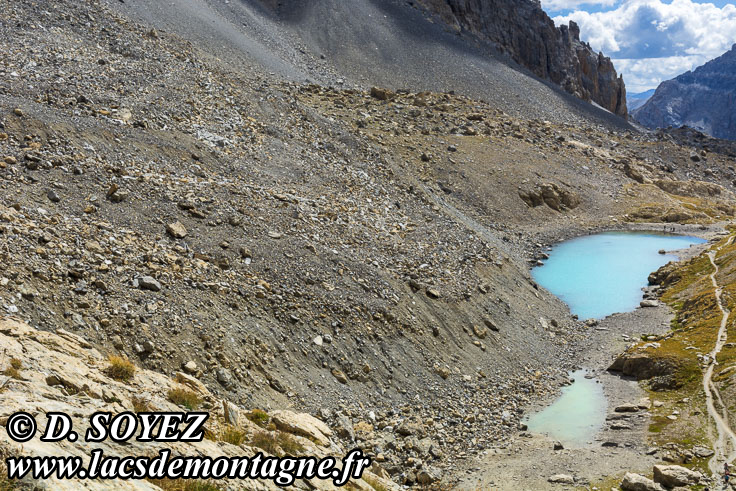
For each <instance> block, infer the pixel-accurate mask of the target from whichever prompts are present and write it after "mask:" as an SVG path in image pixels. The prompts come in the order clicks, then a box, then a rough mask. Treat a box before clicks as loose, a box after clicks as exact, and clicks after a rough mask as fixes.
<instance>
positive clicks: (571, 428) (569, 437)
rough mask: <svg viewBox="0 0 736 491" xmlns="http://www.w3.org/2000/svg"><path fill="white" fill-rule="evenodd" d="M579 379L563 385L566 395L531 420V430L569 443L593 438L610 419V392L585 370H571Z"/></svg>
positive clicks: (582, 441)
mask: <svg viewBox="0 0 736 491" xmlns="http://www.w3.org/2000/svg"><path fill="white" fill-rule="evenodd" d="M570 376H571V378H572V379H573V380H574V381H575V382H574V383H573V384H572V385H568V386H566V387H563V388H562V395H560V397H559V398H558V399H557V400H556V401H555V402H554V404H552V405H551V406H549V407H547V408H546V409H545V410H543V411H541V412H539V413H537V414H535V415H533V416H532V417H530V418H529V419H528V420H527V426H528V427H529V431H532V432H534V433H544V434H545V435H547V436H549V437H550V438H553V439H554V440H559V441H561V442H562V443H563V444H564V445H567V446H573V447H577V446H581V445H585V444H586V443H587V442H589V441H592V440H593V438H594V437H595V435H596V433H598V431H600V429H601V428H602V427H603V424H604V423H605V420H606V407H607V404H606V396H605V395H604V394H603V386H602V385H601V384H599V383H598V382H597V381H596V380H593V379H586V378H585V372H584V371H583V370H580V371H577V372H574V373H572V374H570Z"/></svg>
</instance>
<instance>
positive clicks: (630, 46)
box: [542, 0, 736, 93]
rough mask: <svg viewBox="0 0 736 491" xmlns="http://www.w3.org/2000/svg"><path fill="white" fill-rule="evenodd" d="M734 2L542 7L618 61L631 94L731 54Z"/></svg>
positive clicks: (735, 37) (735, 34)
mask: <svg viewBox="0 0 736 491" xmlns="http://www.w3.org/2000/svg"><path fill="white" fill-rule="evenodd" d="M735 1H736V0H731V1H726V0H709V1H704V0H542V7H543V8H544V9H545V10H546V11H547V13H548V14H549V15H550V17H552V18H553V19H554V20H555V22H556V23H557V24H566V23H567V22H568V21H570V20H574V21H575V22H577V23H578V25H580V37H581V38H582V39H583V40H584V41H587V42H589V43H590V44H591V46H592V47H593V49H595V50H598V51H603V53H604V54H605V55H606V56H610V57H611V58H612V59H613V60H614V64H615V65H616V69H617V70H618V72H619V73H623V75H624V80H625V81H626V88H627V90H628V91H629V92H632V93H633V92H643V91H645V90H648V89H653V88H656V87H657V85H659V83H660V82H662V81H664V80H668V79H670V78H673V77H675V76H677V75H679V74H680V73H683V72H686V71H687V70H691V69H693V68H695V67H697V66H700V65H702V64H703V63H705V62H706V61H708V60H711V59H713V58H715V57H717V56H720V55H721V54H723V53H725V52H726V51H728V50H729V49H731V46H732V45H733V44H735V43H736V4H735Z"/></svg>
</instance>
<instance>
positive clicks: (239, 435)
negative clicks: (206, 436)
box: [220, 425, 248, 445]
mask: <svg viewBox="0 0 736 491" xmlns="http://www.w3.org/2000/svg"><path fill="white" fill-rule="evenodd" d="M247 438H248V435H247V433H246V432H245V431H243V430H242V429H240V428H236V427H235V426H231V425H227V426H225V428H223V429H222V430H221V432H220V441H223V442H227V443H229V444H231V445H242V444H243V443H245V441H246V440H247Z"/></svg>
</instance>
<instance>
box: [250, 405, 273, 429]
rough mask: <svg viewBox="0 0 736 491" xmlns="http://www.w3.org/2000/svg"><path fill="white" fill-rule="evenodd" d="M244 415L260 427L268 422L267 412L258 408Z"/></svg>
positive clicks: (263, 426)
mask: <svg viewBox="0 0 736 491" xmlns="http://www.w3.org/2000/svg"><path fill="white" fill-rule="evenodd" d="M245 417H246V418H248V419H249V420H250V421H251V422H253V423H255V424H257V425H258V426H260V427H262V428H265V427H266V425H267V424H268V420H269V419H270V417H269V416H268V413H267V412H266V411H262V410H260V409H254V410H252V411H250V412H249V413H247V414H246V415H245Z"/></svg>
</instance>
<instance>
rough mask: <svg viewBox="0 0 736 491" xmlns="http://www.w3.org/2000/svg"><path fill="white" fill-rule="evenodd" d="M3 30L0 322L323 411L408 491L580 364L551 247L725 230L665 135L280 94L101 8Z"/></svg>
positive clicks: (719, 181)
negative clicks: (541, 270) (694, 226)
mask: <svg viewBox="0 0 736 491" xmlns="http://www.w3.org/2000/svg"><path fill="white" fill-rule="evenodd" d="M0 23H1V24H0V49H2V50H3V52H5V53H6V54H7V56H6V57H4V58H3V60H2V64H0V80H1V81H0V158H1V159H2V161H1V163H0V190H1V191H0V258H2V263H3V266H4V268H3V271H2V273H0V306H2V308H3V309H4V310H5V312H6V313H7V314H10V315H15V316H19V317H21V318H23V319H24V320H26V321H27V322H28V323H29V324H30V325H32V326H34V327H36V328H38V329H41V330H44V331H53V330H55V329H59V328H62V329H65V330H67V331H69V332H72V333H74V335H75V336H80V337H82V338H84V339H85V340H86V342H89V343H91V344H92V345H94V346H95V347H97V348H98V349H100V350H103V351H104V352H106V353H111V354H116V355H122V356H125V357H127V358H129V359H131V360H134V362H135V364H136V365H137V366H139V367H143V368H146V369H149V370H156V371H159V372H163V373H166V374H173V373H174V372H176V371H180V370H186V371H187V372H188V374H189V375H191V376H193V377H195V378H197V379H198V380H200V381H201V382H202V383H204V384H205V385H206V386H207V387H208V389H209V390H210V391H211V392H212V393H213V394H214V396H216V397H218V398H227V399H229V400H231V401H233V402H235V403H238V404H240V405H242V406H244V407H262V408H264V409H269V410H270V409H272V408H297V409H299V410H308V411H311V412H313V413H315V414H319V415H320V417H321V418H323V419H324V420H325V421H327V422H329V423H330V424H333V425H338V424H339V425H340V426H341V428H342V430H343V431H340V432H339V435H340V437H341V438H343V439H344V440H345V441H347V442H350V443H352V444H355V445H356V446H359V447H361V448H363V449H365V450H366V452H367V453H369V454H370V455H372V456H374V457H375V458H376V459H377V460H379V462H381V464H382V466H383V467H384V468H385V469H386V470H387V472H388V473H389V474H390V475H391V476H392V478H393V479H394V480H395V481H397V482H401V483H406V484H414V483H416V482H417V479H418V478H419V477H418V476H419V474H420V472H421V470H422V469H423V468H424V466H425V465H431V466H432V467H433V468H435V467H436V468H438V469H447V468H449V467H450V466H451V465H452V464H453V463H456V462H457V461H460V460H464V459H466V458H468V457H471V456H473V455H476V454H477V453H478V452H480V451H481V450H484V449H485V448H487V447H488V446H489V445H491V444H492V445H495V446H503V445H505V444H506V442H508V441H509V439H510V438H511V437H512V435H513V434H514V432H515V431H516V429H517V427H518V422H519V420H520V418H521V416H522V414H523V412H524V410H525V408H526V407H528V404H529V403H530V401H532V400H535V399H537V398H539V397H541V396H542V395H543V394H546V393H547V392H551V391H554V390H556V387H557V386H558V382H559V381H560V380H562V376H561V375H562V374H563V373H564V369H566V368H569V366H570V365H571V364H573V363H574V362H573V361H572V360H573V356H574V354H575V352H576V350H577V349H578V347H577V343H578V341H579V340H580V339H582V338H583V336H584V335H585V332H586V328H585V327H584V326H583V324H582V323H581V322H579V321H578V320H577V319H574V318H572V317H571V316H570V314H569V311H568V310H567V308H566V307H565V306H564V305H563V304H562V303H561V302H560V301H559V300H557V299H555V298H554V297H553V296H552V295H550V294H549V293H548V292H545V291H543V290H542V289H540V288H538V286H537V285H536V284H535V283H534V282H533V281H532V279H531V277H530V275H529V272H528V267H529V265H530V264H531V263H532V262H536V261H537V260H538V259H539V258H541V257H543V256H542V254H543V253H544V252H543V249H544V246H545V245H546V244H548V243H550V242H551V241H552V240H555V239H559V238H562V237H566V236H569V235H570V234H574V233H578V232H580V233H582V232H585V231H588V230H593V229H596V228H602V227H618V226H620V225H621V224H623V223H625V222H636V221H652V222H660V221H665V222H671V223H674V222H689V223H701V222H708V223H710V222H716V221H719V220H722V219H725V218H727V217H730V216H732V215H733V213H734V208H733V206H734V197H733V194H732V193H733V189H734V188H733V184H732V181H733V179H734V177H736V176H734V171H733V168H731V167H729V165H730V161H729V160H728V159H727V158H726V157H724V156H723V155H720V154H718V153H708V152H706V151H702V152H701V151H700V150H698V151H697V152H694V151H693V150H692V149H690V148H685V147H682V146H679V145H677V144H674V143H673V142H671V141H670V140H669V139H668V138H666V137H664V136H661V137H658V136H656V135H651V136H648V135H640V134H635V133H630V132H622V131H621V130H620V129H618V128H619V127H618V126H614V127H607V126H602V125H599V124H597V123H595V124H590V125H586V126H584V127H583V126H581V125H571V124H569V125H568V124H564V123H561V122H559V121H556V122H551V121H546V120H540V119H525V118H523V117H520V116H519V115H514V116H512V115H509V114H507V113H504V112H503V111H502V110H501V109H499V108H498V107H496V106H495V105H493V104H491V103H489V102H482V101H480V100H476V99H472V98H469V97H465V96H460V95H456V94H451V93H427V92H422V90H421V89H416V90H407V91H402V92H400V93H394V92H392V91H389V90H387V89H380V88H377V87H376V88H374V89H373V90H371V89H370V87H364V88H363V89H362V90H352V89H344V90H343V89H335V88H329V87H324V86H319V85H312V84H299V83H294V82H285V81H284V80H282V79H281V78H280V77H278V76H276V75H271V74H270V73H269V72H268V71H265V70H264V71H257V70H250V69H245V68H243V67H242V66H240V65H237V64H234V63H229V61H230V59H229V58H227V57H225V56H223V58H222V59H218V58H217V57H215V56H213V55H212V53H211V52H209V51H207V50H204V49H200V47H198V46H197V45H194V44H192V43H191V42H189V41H185V40H184V39H182V38H180V37H178V36H177V35H175V34H172V33H168V32H165V31H161V30H156V29H153V28H152V27H151V26H150V25H148V24H143V23H138V21H133V20H131V19H130V18H128V17H126V16H125V15H124V14H122V13H120V12H119V11H117V10H112V9H111V8H110V7H109V6H108V3H107V2H98V1H87V2H72V1H60V2H56V3H55V5H54V11H53V12H52V11H50V10H48V9H47V8H44V7H43V6H39V5H38V4H37V3H36V2H32V1H30V0H28V1H25V0H23V1H17V2H12V4H10V5H9V6H8V8H5V9H3V10H2V11H1V12H0ZM558 102H559V101H558ZM410 459H411V460H410ZM438 478H439V476H438V475H434V477H433V479H438Z"/></svg>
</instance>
